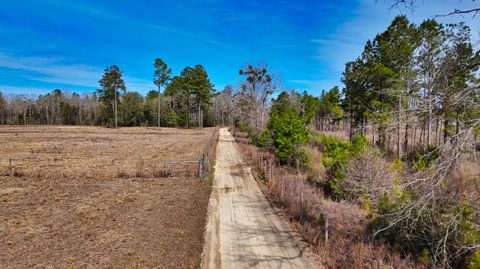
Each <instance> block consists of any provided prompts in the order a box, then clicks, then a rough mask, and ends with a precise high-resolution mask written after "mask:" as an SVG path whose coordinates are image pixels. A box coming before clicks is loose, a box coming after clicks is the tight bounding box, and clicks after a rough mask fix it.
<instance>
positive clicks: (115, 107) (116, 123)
mask: <svg viewBox="0 0 480 269" xmlns="http://www.w3.org/2000/svg"><path fill="white" fill-rule="evenodd" d="M113 91H114V93H115V100H113V101H114V109H115V128H118V122H117V87H113Z"/></svg>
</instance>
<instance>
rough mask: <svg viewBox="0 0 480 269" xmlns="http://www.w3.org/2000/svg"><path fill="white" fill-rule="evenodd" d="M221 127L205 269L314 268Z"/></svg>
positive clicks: (229, 136) (210, 207)
mask: <svg viewBox="0 0 480 269" xmlns="http://www.w3.org/2000/svg"><path fill="white" fill-rule="evenodd" d="M296 242H297V241H296V240H295V238H294V237H293V236H292V235H291V232H290V230H289V229H288V228H287V226H286V225H285V224H284V223H283V222H282V220H281V219H280V218H279V216H277V215H275V213H274V211H273V209H272V208H271V207H270V205H269V203H268V201H267V200H266V198H265V196H264V195H263V194H262V193H261V191H260V189H259V187H258V185H257V184H256V182H255V179H254V178H253V176H252V174H251V171H250V169H249V168H248V167H247V166H246V164H245V163H244V161H243V160H242V158H241V156H240V153H239V152H238V150H237V148H236V147H235V144H234V138H233V137H232V136H231V134H230V133H229V132H228V130H227V129H225V128H224V129H221V130H220V141H219V143H218V147H217V161H216V166H215V183H214V190H213V192H212V196H211V197H210V205H209V216H208V224H207V234H206V242H205V247H204V258H203V262H202V266H203V268H314V266H313V265H312V263H311V262H310V260H309V259H308V258H307V257H306V256H305V254H304V249H302V248H300V247H299V246H298V245H297V244H296Z"/></svg>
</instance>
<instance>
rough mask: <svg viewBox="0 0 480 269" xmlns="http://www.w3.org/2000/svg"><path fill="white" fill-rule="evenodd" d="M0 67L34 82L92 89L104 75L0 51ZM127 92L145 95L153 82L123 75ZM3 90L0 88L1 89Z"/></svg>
mask: <svg viewBox="0 0 480 269" xmlns="http://www.w3.org/2000/svg"><path fill="white" fill-rule="evenodd" d="M0 68H7V69H12V70H16V71H20V76H21V77H23V78H25V79H28V80H33V81H40V82H47V83H52V84H62V85H71V86H81V87H87V88H92V90H93V89H95V88H97V87H98V80H99V79H100V78H101V77H102V75H103V68H101V67H97V66H91V65H85V64H69V63H65V59H62V58H49V57H20V56H15V55H12V54H8V53H4V52H1V51H0ZM124 80H125V84H126V86H127V89H128V90H132V91H133V90H134V91H140V92H148V90H151V89H154V88H155V86H154V84H153V82H151V81H148V80H144V79H139V78H136V77H132V76H124ZM2 87H3V91H5V92H6V91H14V92H17V93H18V92H32V93H33V92H46V91H49V90H51V89H45V88H37V87H12V86H6V85H3V86H2ZM0 90H2V89H0Z"/></svg>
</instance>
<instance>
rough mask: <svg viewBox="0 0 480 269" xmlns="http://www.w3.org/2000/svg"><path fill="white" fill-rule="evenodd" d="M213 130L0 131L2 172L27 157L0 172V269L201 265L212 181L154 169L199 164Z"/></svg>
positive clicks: (178, 266)
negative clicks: (175, 162) (167, 163)
mask: <svg viewBox="0 0 480 269" xmlns="http://www.w3.org/2000/svg"><path fill="white" fill-rule="evenodd" d="M212 133H213V129H202V130H200V129H194V130H183V129H167V128H164V129H161V130H157V129H155V128H152V129H150V128H121V129H118V130H113V129H105V128H98V127H40V126H34V127H21V126H15V127H14V126H7V127H4V126H3V127H0V159H2V160H3V161H4V162H3V163H2V168H4V170H5V169H6V168H5V167H7V166H8V164H7V163H6V162H8V161H5V160H8V159H10V158H18V159H26V161H22V162H20V161H19V162H18V163H15V161H14V165H15V169H16V170H15V174H16V175H15V176H14V177H12V176H9V175H8V173H7V174H5V173H3V174H2V176H0V268H196V267H198V266H199V264H200V260H201V257H200V256H201V251H202V246H203V232H204V225H205V220H206V211H207V204H208V198H209V193H210V189H211V185H210V182H209V181H208V180H205V179H200V178H197V177H189V176H183V177H154V176H155V175H154V174H155V171H156V170H155V169H156V168H155V164H158V163H161V162H162V160H164V159H192V160H194V159H199V158H200V155H201V154H202V151H203V148H204V146H205V145H206V144H207V142H208V140H209V138H210V136H211V134H212ZM58 159H62V161H61V162H62V164H61V165H55V162H57V163H58V162H59V161H56V160H58ZM112 160H115V161H112ZM52 163H54V164H53V165H52ZM17 166H18V167H17ZM112 166H115V167H114V168H113V169H112ZM7 168H8V167H7ZM7 170H8V169H7ZM59 170H62V171H63V172H60V171H59ZM139 171H140V172H142V173H143V175H142V177H136V176H135V175H136V174H138V173H139ZM4 172H5V171H4ZM62 173H63V174H62ZM122 175H128V176H122Z"/></svg>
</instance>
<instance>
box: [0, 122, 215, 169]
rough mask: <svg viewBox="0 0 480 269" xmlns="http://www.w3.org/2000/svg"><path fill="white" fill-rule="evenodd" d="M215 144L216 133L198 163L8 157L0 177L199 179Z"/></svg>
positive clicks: (0, 163)
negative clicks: (182, 177)
mask: <svg viewBox="0 0 480 269" xmlns="http://www.w3.org/2000/svg"><path fill="white" fill-rule="evenodd" d="M217 142H218V129H217V128H216V129H215V130H214V132H213V133H212V135H211V136H210V138H209V140H208V142H207V144H206V145H205V147H204V148H203V150H202V153H201V157H200V159H197V160H178V159H164V160H145V159H143V158H139V159H137V160H133V161H132V160H131V159H125V158H103V159H101V160H99V161H97V162H95V163H91V159H90V158H85V157H63V156H56V157H38V156H25V157H9V158H4V159H2V160H0V175H3V176H12V177H13V176H30V177H34V178H47V177H51V176H59V177H62V178H78V177H82V178H97V177H114V178H133V177H137V178H144V177H181V176H185V177H200V178H203V177H205V176H207V175H208V174H209V173H210V171H211V163H212V162H211V160H212V159H213V158H214V154H215V149H216V145H217Z"/></svg>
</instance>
